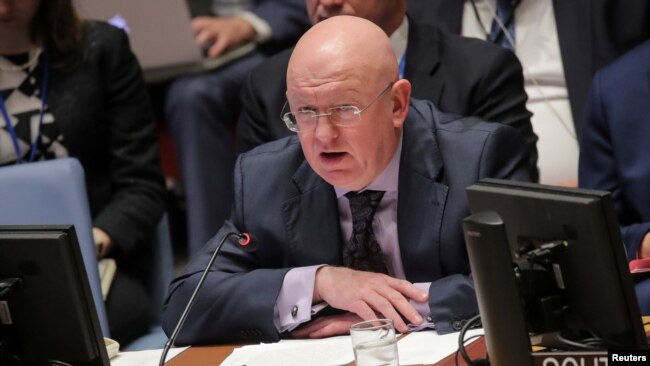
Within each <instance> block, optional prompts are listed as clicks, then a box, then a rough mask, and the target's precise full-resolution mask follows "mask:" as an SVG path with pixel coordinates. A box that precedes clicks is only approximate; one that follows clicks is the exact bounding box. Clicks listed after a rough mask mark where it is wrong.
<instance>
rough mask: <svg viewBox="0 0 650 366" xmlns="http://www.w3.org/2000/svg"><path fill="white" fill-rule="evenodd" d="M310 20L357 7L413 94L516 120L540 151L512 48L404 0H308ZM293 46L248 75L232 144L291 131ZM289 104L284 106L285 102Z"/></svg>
mask: <svg viewBox="0 0 650 366" xmlns="http://www.w3.org/2000/svg"><path fill="white" fill-rule="evenodd" d="M306 3H307V11H308V13H309V18H310V19H311V21H312V23H314V24H316V23H317V22H319V21H321V20H323V19H327V18H329V17H332V16H335V15H354V16H358V17H361V18H365V19H367V20H370V21H372V22H374V23H375V24H377V25H378V26H379V27H380V28H381V29H383V30H384V32H386V34H387V35H388V36H389V37H390V40H391V44H392V46H393V50H394V51H395V54H396V57H397V60H398V64H399V68H400V71H399V72H400V77H403V78H406V79H408V80H409V81H410V82H411V84H412V85H413V97H415V98H419V99H426V100H430V101H432V102H433V103H434V104H435V105H436V106H437V107H438V108H440V110H442V111H443V112H447V113H456V114H460V115H463V116H479V117H481V118H482V119H484V120H487V121H494V122H500V123H503V124H507V125H510V126H513V127H515V128H516V129H517V130H518V131H519V132H520V133H521V135H522V136H523V137H524V138H525V140H526V142H527V144H528V147H529V149H530V150H531V154H530V157H531V160H530V162H529V164H530V166H531V167H535V166H536V162H537V151H536V148H535V142H536V141H537V137H536V136H535V134H533V130H532V127H531V125H530V116H531V114H530V112H528V110H527V109H526V93H525V92H524V84H523V76H522V71H521V66H520V65H519V62H518V61H517V58H516V57H515V56H514V55H513V54H512V52H509V51H506V50H504V49H502V48H500V47H497V46H494V45H490V44H486V43H485V42H482V41H478V40H470V39H466V38H462V37H459V36H456V35H451V34H448V33H445V32H441V31H440V30H438V29H437V28H435V27H433V26H430V25H426V24H422V23H420V22H417V21H415V20H413V18H411V17H410V16H406V0H343V1H337V2H333V1H324V0H306ZM290 55H291V50H287V51H284V52H282V53H280V54H278V55H277V56H274V57H272V58H270V59H269V60H268V61H266V62H265V63H263V64H262V65H261V66H259V67H258V68H256V69H255V70H253V72H251V74H250V75H249V77H248V79H247V82H246V84H245V85H244V87H243V90H242V97H241V98H242V108H243V109H242V113H241V116H240V119H239V122H238V124H237V150H238V152H244V151H247V150H249V149H251V148H253V147H255V146H257V145H259V144H262V143H264V142H268V141H271V140H275V139H277V138H280V137H284V136H288V135H289V134H290V131H288V130H287V129H286V128H285V127H284V124H283V123H282V120H281V118H280V117H281V113H283V105H284V104H285V102H286V97H285V95H284V93H283V91H284V90H285V89H286V82H285V74H286V70H287V63H288V62H289V56H290ZM284 111H285V112H286V110H284Z"/></svg>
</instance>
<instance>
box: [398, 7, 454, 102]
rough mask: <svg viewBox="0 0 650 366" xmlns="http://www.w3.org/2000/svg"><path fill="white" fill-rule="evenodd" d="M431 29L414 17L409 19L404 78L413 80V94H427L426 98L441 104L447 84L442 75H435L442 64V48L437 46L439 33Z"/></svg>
mask: <svg viewBox="0 0 650 366" xmlns="http://www.w3.org/2000/svg"><path fill="white" fill-rule="evenodd" d="M427 29H428V30H429V31H426V30H427ZM431 30H432V28H430V27H427V28H426V29H423V28H422V27H421V26H419V25H417V24H416V22H415V21H414V20H413V19H409V34H408V43H407V46H406V65H405V68H404V78H405V79H409V80H412V81H413V82H412V85H413V92H412V93H413V95H415V96H420V98H422V96H427V98H426V99H428V100H430V101H432V102H433V103H434V104H439V103H440V97H441V95H442V92H443V90H444V88H445V85H444V79H443V78H442V77H433V75H434V74H435V73H436V72H438V67H439V65H440V53H439V52H440V50H439V49H438V47H437V46H438V45H439V41H438V40H437V38H438V34H437V33H436V32H431ZM432 45H435V46H436V47H432ZM418 80H421V81H420V82H418ZM425 81H426V82H425Z"/></svg>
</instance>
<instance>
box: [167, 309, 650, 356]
mask: <svg viewBox="0 0 650 366" xmlns="http://www.w3.org/2000/svg"><path fill="white" fill-rule="evenodd" d="M643 323H644V324H645V325H644V328H645V331H646V335H648V336H650V324H648V323H650V317H648V316H644V317H643ZM235 347H237V346H232V345H226V346H203V347H198V346H195V347H190V348H188V349H187V350H185V351H184V352H182V353H180V354H178V355H177V356H176V357H174V358H173V359H171V360H169V361H167V363H165V365H167V366H190V365H191V366H204V365H205V366H214V365H218V364H221V362H223V361H224V360H225V359H226V358H227V357H228V356H229V355H230V353H231V352H232V350H233V349H235ZM466 350H467V353H468V355H469V356H470V357H471V358H472V359H477V358H484V357H485V355H486V354H487V348H486V345H485V338H484V337H481V338H479V339H478V340H476V341H475V342H472V343H470V344H469V345H468V346H467V347H466ZM454 358H455V354H451V355H449V356H447V357H446V358H445V359H443V360H442V361H440V362H438V363H436V364H435V365H428V366H454V365H455V361H454ZM353 365H354V362H352V363H350V365H349V366H353ZM458 365H466V363H465V362H464V361H463V360H462V357H460V356H459V357H458Z"/></svg>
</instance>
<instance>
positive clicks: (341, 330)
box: [309, 320, 351, 338]
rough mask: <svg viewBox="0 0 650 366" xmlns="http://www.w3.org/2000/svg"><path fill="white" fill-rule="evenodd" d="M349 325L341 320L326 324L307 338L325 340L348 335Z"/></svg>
mask: <svg viewBox="0 0 650 366" xmlns="http://www.w3.org/2000/svg"><path fill="white" fill-rule="evenodd" d="M350 325H351V323H350V322H348V321H343V320H334V321H331V322H326V323H325V324H323V326H322V327H320V328H318V329H316V330H314V331H313V332H311V333H309V338H325V337H331V336H335V335H342V334H348V333H349V332H350Z"/></svg>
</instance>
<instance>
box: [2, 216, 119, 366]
mask: <svg viewBox="0 0 650 366" xmlns="http://www.w3.org/2000/svg"><path fill="white" fill-rule="evenodd" d="M0 283H2V284H4V288H2V287H0V313H1V314H2V315H0V341H1V344H2V350H0V352H1V354H0V357H2V359H0V363H2V361H4V362H5V363H6V364H8V365H23V364H26V365H30V364H39V365H41V364H42V365H48V364H57V365H65V364H72V365H89V366H90V365H92V366H95V365H109V361H108V356H107V352H106V347H105V345H104V340H103V338H102V333H101V329H100V327H99V321H98V318H97V313H96V310H95V305H94V303H93V298H92V295H91V293H90V285H89V283H88V277H87V276H86V270H85V267H84V264H83V260H82V257H81V251H80V248H79V244H78V243H77V235H76V233H75V230H74V227H73V226H71V225H67V226H60V225H59V226H43V225H26V226H0Z"/></svg>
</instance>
